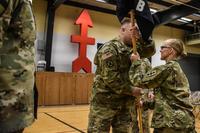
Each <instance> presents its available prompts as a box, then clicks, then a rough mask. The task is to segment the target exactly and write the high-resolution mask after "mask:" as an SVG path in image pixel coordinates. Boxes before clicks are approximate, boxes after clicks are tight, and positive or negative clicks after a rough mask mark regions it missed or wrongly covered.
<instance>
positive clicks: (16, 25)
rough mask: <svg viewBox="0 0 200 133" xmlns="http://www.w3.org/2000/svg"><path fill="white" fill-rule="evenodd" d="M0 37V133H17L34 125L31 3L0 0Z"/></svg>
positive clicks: (20, 0)
mask: <svg viewBox="0 0 200 133" xmlns="http://www.w3.org/2000/svg"><path fill="white" fill-rule="evenodd" d="M0 33H1V35H0V133H21V132H23V129H24V128H25V127H27V126H29V125H31V124H32V123H33V121H34V89H33V86H34V71H35V65H34V56H35V52H34V41H35V39H36V27H35V20H34V16H33V13H32V8H31V0H0Z"/></svg>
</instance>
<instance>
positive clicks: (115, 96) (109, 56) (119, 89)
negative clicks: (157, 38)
mask: <svg viewBox="0 0 200 133" xmlns="http://www.w3.org/2000/svg"><path fill="white" fill-rule="evenodd" d="M133 35H135V36H136V37H137V36H138V31H137V30H136V27H133V26H132V25H131V22H130V20H129V19H125V20H124V21H123V22H122V26H121V28H120V35H119V37H118V38H115V39H113V40H111V41H109V42H107V43H105V44H104V45H103V46H102V47H100V48H99V49H98V51H97V53H96V55H95V59H94V63H95V64H96V65H97V70H96V73H95V79H94V84H93V89H92V96H91V102H90V113H89V123H88V133H108V132H109V131H110V127H111V126H112V132H113V133H128V132H131V131H132V124H133V123H132V118H131V112H130V111H131V108H133V107H134V99H135V98H134V96H138V95H140V91H141V88H137V87H133V86H132V84H131V82H130V80H129V76H128V72H129V69H130V66H131V61H130V55H131V52H132V48H131V46H132V42H131V37H132V36H133Z"/></svg>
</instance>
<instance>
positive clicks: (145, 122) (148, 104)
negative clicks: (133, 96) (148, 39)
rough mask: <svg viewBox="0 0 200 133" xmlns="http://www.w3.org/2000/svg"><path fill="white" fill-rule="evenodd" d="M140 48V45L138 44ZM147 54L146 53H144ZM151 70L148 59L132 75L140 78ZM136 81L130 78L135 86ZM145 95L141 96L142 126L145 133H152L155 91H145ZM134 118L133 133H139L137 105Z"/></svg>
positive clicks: (142, 60) (133, 114)
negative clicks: (151, 121)
mask: <svg viewBox="0 0 200 133" xmlns="http://www.w3.org/2000/svg"><path fill="white" fill-rule="evenodd" d="M137 46H139V44H137ZM143 52H145V51H143ZM150 69H151V64H150V62H149V60H148V59H147V58H142V59H141V69H140V71H137V72H134V70H132V73H131V75H132V74H133V73H135V75H137V77H140V76H141V75H142V74H143V73H146V72H147V71H149V70H150ZM133 80H135V79H132V76H130V81H131V83H132V84H133V85H134V86H135V85H137V84H135V83H134V81H133ZM143 92H144V93H143V95H142V96H141V101H140V102H141V109H142V126H143V132H144V133H150V131H149V129H150V126H149V109H153V108H154V95H153V90H152V89H151V90H150V89H143ZM132 117H133V118H135V119H134V123H135V124H133V125H134V127H133V133H139V127H138V121H137V105H135V110H133V113H132Z"/></svg>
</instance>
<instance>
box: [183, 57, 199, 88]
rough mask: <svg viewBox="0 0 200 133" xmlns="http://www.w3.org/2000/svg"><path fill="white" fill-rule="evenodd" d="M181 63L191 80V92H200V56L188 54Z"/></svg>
mask: <svg viewBox="0 0 200 133" xmlns="http://www.w3.org/2000/svg"><path fill="white" fill-rule="evenodd" d="M179 63H180V65H181V67H182V69H183V71H184V73H185V74H186V76H187V78H188V80H189V83H190V89H191V91H200V55H198V54H188V56H187V57H185V58H183V59H181V60H180V61H179Z"/></svg>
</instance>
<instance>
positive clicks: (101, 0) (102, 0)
mask: <svg viewBox="0 0 200 133" xmlns="http://www.w3.org/2000/svg"><path fill="white" fill-rule="evenodd" d="M96 1H98V2H103V3H106V1H105V0H96Z"/></svg>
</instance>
